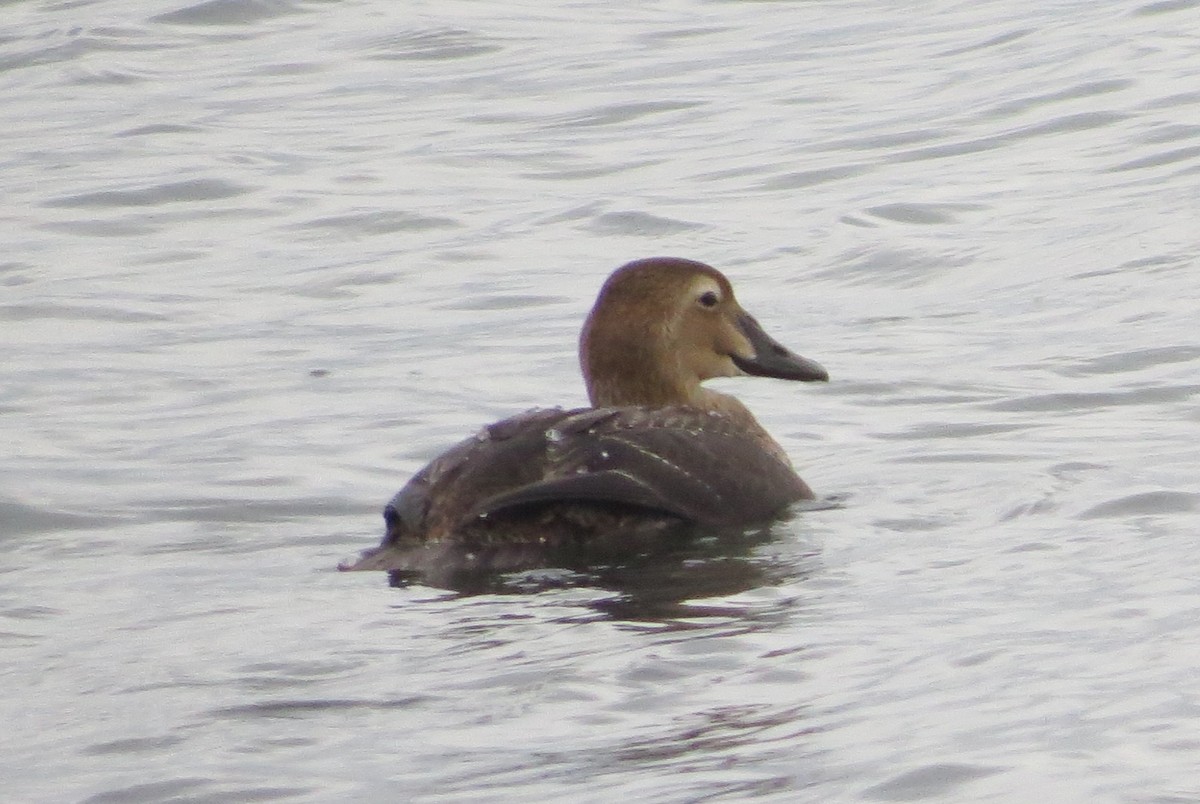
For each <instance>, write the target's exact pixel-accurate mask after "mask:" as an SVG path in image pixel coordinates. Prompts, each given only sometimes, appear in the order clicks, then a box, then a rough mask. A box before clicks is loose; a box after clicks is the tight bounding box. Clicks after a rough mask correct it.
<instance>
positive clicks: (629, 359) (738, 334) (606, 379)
mask: <svg viewBox="0 0 1200 804" xmlns="http://www.w3.org/2000/svg"><path fill="white" fill-rule="evenodd" d="M579 352H580V364H581V366H582V368H583V376H584V380H585V382H586V383H587V388H588V395H589V396H590V398H591V401H592V404H593V405H594V406H596V407H602V406H625V405H644V406H648V407H666V406H669V405H691V406H693V407H698V408H706V409H725V408H727V407H728V405H727V404H725V403H726V402H727V401H728V400H729V399H730V398H728V397H724V396H723V395H721V394H717V393H716V392H714V391H710V390H708V389H705V388H703V387H701V383H703V382H704V381H705V380H708V379H712V378H713V377H738V376H744V375H751V376H756V377H777V378H779V379H783V380H801V381H818V380H819V381H823V380H828V379H829V374H828V373H827V372H826V371H825V369H823V368H822V367H821V366H820V365H818V364H817V363H815V362H814V361H812V360H809V359H807V358H804V357H801V356H800V355H797V354H795V353H794V352H792V351H790V350H789V349H787V348H786V347H785V346H783V345H782V344H780V343H779V342H778V341H776V340H775V339H774V338H772V337H771V336H770V335H768V334H767V333H766V332H764V331H763V328H762V327H761V326H760V325H759V323H758V321H756V320H755V319H754V317H753V316H751V315H750V314H749V313H747V312H746V311H745V310H743V309H742V307H741V305H740V304H738V302H737V299H736V298H734V295H733V287H732V286H731V285H730V284H729V280H728V279H726V278H725V276H724V275H722V274H721V272H720V271H718V270H716V269H715V268H712V267H710V266H708V265H705V264H704V263H700V262H694V261H692V260H684V259H677V258H673V257H653V258H649V259H644V260H636V261H634V262H631V263H629V264H627V265H624V266H622V267H621V268H618V269H617V270H616V271H615V272H614V273H613V274H612V275H611V276H610V277H609V278H608V281H606V282H605V283H604V287H602V288H601V289H600V296H599V298H598V299H597V300H596V305H595V307H593V308H592V312H591V314H590V315H589V316H588V319H587V321H586V323H585V324H584V327H583V335H582V337H581V339H580V349H579ZM734 401H736V400H734ZM739 407H740V406H739Z"/></svg>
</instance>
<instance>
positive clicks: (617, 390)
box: [339, 257, 829, 572]
mask: <svg viewBox="0 0 1200 804" xmlns="http://www.w3.org/2000/svg"><path fill="white" fill-rule="evenodd" d="M579 357H580V364H581V367H582V369H583V377H584V382H585V384H586V386H587V391H588V397H589V398H590V400H591V403H592V406H591V407H588V408H578V409H574V410H563V409H561V408H554V409H535V410H530V411H527V412H525V413H521V414H518V415H516V416H513V417H512V418H508V419H504V420H503V421H500V422H497V423H495V424H490V425H488V426H486V427H484V428H483V429H482V430H480V431H479V432H478V433H476V434H475V435H474V436H471V437H470V438H467V439H466V440H464V441H462V442H461V443H459V444H457V445H456V446H454V447H452V448H451V449H449V450H448V451H447V452H445V453H444V454H442V455H441V456H439V457H438V458H435V459H434V460H433V461H432V462H431V463H429V465H427V466H426V467H425V468H423V469H421V470H420V471H419V472H418V473H417V474H416V475H415V476H414V477H413V478H412V479H411V480H410V481H409V482H408V484H407V485H406V486H405V487H404V488H403V489H401V490H400V491H399V492H398V493H397V494H396V495H395V496H394V497H393V498H392V500H391V501H390V502H389V503H388V504H387V506H386V507H385V508H384V512H383V516H384V521H385V523H386V533H385V535H384V538H383V542H382V544H381V545H380V546H378V547H376V548H373V549H371V550H367V551H365V552H364V553H363V554H362V557H361V558H359V560H357V561H355V562H353V563H350V564H342V565H340V566H339V569H342V570H369V569H370V570H392V571H403V570H411V571H418V572H423V571H428V570H430V569H432V568H437V567H443V568H444V566H445V565H446V564H447V563H448V562H449V563H452V564H453V565H454V566H455V568H456V569H459V570H509V569H519V568H527V567H530V566H538V565H540V564H541V563H542V562H543V561H545V556H546V555H547V554H548V553H553V552H555V551H558V552H560V553H561V552H562V551H567V552H571V553H576V554H582V555H585V556H599V557H602V558H611V557H620V556H621V555H622V554H623V553H624V554H627V555H629V554H634V553H636V552H637V551H639V550H645V549H648V548H652V547H653V546H654V545H655V544H660V543H662V542H663V540H669V538H670V536H671V534H675V533H679V532H683V531H687V530H689V529H690V530H695V529H696V528H702V529H703V528H707V529H714V528H723V529H730V528H745V527H748V526H751V525H755V524H761V523H764V522H767V521H769V520H771V519H773V518H774V517H776V516H778V515H779V514H780V513H781V512H782V511H783V510H784V509H785V508H786V507H787V506H788V505H789V504H791V503H793V502H796V501H797V500H803V499H812V498H813V492H812V490H811V489H810V488H809V487H808V485H807V484H806V483H805V482H804V481H803V480H801V479H800V477H799V475H797V474H796V472H795V470H794V469H793V468H792V464H791V462H790V461H789V460H788V458H787V455H786V454H785V453H784V451H783V448H782V447H781V446H780V445H779V444H778V443H776V441H775V440H774V439H773V438H771V436H770V435H769V434H768V433H767V431H766V430H764V429H763V427H762V426H761V425H760V424H759V423H758V421H757V420H755V418H754V416H753V415H752V414H751V413H750V411H749V410H748V409H747V408H746V406H745V405H743V404H742V403H741V402H740V401H738V400H737V399H736V398H734V397H732V396H729V395H727V394H722V393H718V392H717V391H714V390H711V389H709V388H705V387H704V386H703V385H702V383H703V382H704V381H705V380H708V379H711V378H713V377H734V376H744V375H751V376H757V377H776V378H779V379H785V380H801V381H814V380H828V379H829V375H828V374H827V373H826V371H825V369H823V368H822V367H821V366H820V365H818V364H817V363H815V362H813V361H811V360H808V359H806V358H803V357H800V356H799V355H797V354H794V353H793V352H791V351H789V350H788V349H787V348H785V347H784V346H782V345H780V344H779V343H778V342H777V341H775V340H774V339H773V338H771V337H770V336H769V335H767V333H766V332H764V331H763V329H762V327H761V326H760V325H759V323H758V322H757V321H756V320H755V319H754V318H753V317H752V316H751V315H750V314H749V313H747V312H746V311H745V310H743V309H742V307H741V306H740V305H739V304H738V302H737V300H736V299H735V298H734V294H733V288H732V287H731V285H730V283H729V280H728V279H726V278H725V276H724V275H722V274H721V273H720V272H719V271H717V270H716V269H715V268H712V267H710V266H708V265H705V264H703V263H700V262H694V261H692V260H684V259H677V258H666V257H658V258H651V259H643V260H637V261H634V262H631V263H629V264H627V265H624V266H622V267H621V268H618V269H617V270H616V271H615V272H614V273H613V274H612V275H611V276H609V278H608V280H607V281H606V282H605V283H604V286H603V287H602V288H601V289H600V295H599V298H598V299H597V300H596V304H595V306H594V307H593V308H592V311H591V313H590V314H589V315H588V317H587V320H586V322H585V323H584V326H583V334H582V337H581V338H580V348H579Z"/></svg>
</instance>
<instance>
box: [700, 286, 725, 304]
mask: <svg viewBox="0 0 1200 804" xmlns="http://www.w3.org/2000/svg"><path fill="white" fill-rule="evenodd" d="M719 301H720V299H719V298H717V294H715V293H713V292H712V291H711V290H710V291H707V292H705V293H701V294H700V299H699V302H700V306H701V307H710V308H711V307H716V306H717V302H719Z"/></svg>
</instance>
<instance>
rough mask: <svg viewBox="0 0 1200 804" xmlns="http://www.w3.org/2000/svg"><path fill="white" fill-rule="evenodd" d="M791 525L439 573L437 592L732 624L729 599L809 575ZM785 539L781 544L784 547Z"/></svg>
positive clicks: (394, 576)
mask: <svg viewBox="0 0 1200 804" xmlns="http://www.w3.org/2000/svg"><path fill="white" fill-rule="evenodd" d="M798 536H799V534H798V533H797V532H796V530H795V529H794V528H793V527H792V526H788V525H783V524H781V525H776V526H774V527H771V528H762V529H757V530H753V531H747V532H738V533H725V534H715V533H714V534H705V535H694V536H692V537H685V538H683V539H680V540H679V541H678V542H677V543H676V544H674V545H663V546H662V548H661V549H660V550H657V551H654V552H652V553H644V554H641V555H636V556H630V557H628V558H627V559H626V560H623V561H621V562H619V563H617V562H613V563H609V564H595V563H593V562H590V561H587V560H586V556H585V557H580V556H573V555H568V554H562V553H557V554H552V555H547V556H545V557H544V566H542V567H538V568H535V569H527V570H522V571H519V572H504V573H494V572H457V573H448V574H440V575H438V577H437V578H436V579H435V580H436V581H437V584H436V585H437V586H439V587H442V588H446V589H449V590H451V591H454V592H456V593H457V594H460V595H480V594H496V593H500V594H537V593H538V592H543V591H546V590H549V589H566V588H582V589H594V590H597V591H601V592H606V593H611V594H608V595H604V596H601V597H600V598H598V599H596V600H594V601H592V602H591V603H590V604H589V605H590V606H591V607H592V608H594V609H595V610H597V611H601V612H603V613H605V614H606V615H607V616H610V617H612V618H613V619H616V620H638V621H666V620H671V619H676V618H697V617H738V616H740V615H742V614H744V613H746V614H752V613H753V612H746V611H744V610H743V609H742V608H741V607H740V606H739V605H738V604H737V603H735V602H732V601H730V602H721V601H720V600H719V599H721V598H728V597H734V596H736V595H738V594H740V593H742V592H745V591H747V590H750V589H758V588H762V587H775V586H781V585H784V584H786V583H790V582H795V581H798V580H800V579H802V578H803V577H804V576H805V575H808V574H809V573H811V572H812V571H813V569H814V568H815V566H816V563H817V559H818V554H817V551H816V550H815V549H812V550H810V551H807V552H805V551H803V550H801V549H800V547H799V545H800V542H799V541H798ZM784 540H788V541H787V543H785V541H784ZM388 580H389V584H390V585H391V586H392V587H395V588H405V587H408V586H411V585H413V584H420V583H422V582H429V580H430V579H429V577H428V574H427V573H410V572H403V571H393V572H389V573H388Z"/></svg>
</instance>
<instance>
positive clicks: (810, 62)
mask: <svg viewBox="0 0 1200 804" xmlns="http://www.w3.org/2000/svg"><path fill="white" fill-rule="evenodd" d="M1198 10H1200V5H1198V4H1197V3H1195V2H1187V0H1183V1H1177V0H1166V1H1165V2H1126V3H1094V2H1066V1H1064V2H1057V3H1032V2H1024V3H953V2H941V3H936V4H933V5H928V6H923V7H922V8H921V9H920V10H914V8H913V6H912V5H911V4H906V3H874V4H866V5H864V4H860V3H849V2H808V3H796V2H698V1H697V0H679V2H671V3H663V4H652V5H649V6H630V7H625V8H619V9H618V8H614V7H612V6H611V5H607V4H602V3H595V2H583V3H576V4H573V5H571V6H564V7H561V8H548V7H547V6H546V5H545V4H527V5H514V4H511V3H488V2H465V1H464V2H454V1H453V0H451V2H440V3H420V2H412V3H403V4H400V3H386V2H381V1H380V0H358V2H341V3H328V2H318V1H317V0H309V2H301V0H252V1H251V2H231V1H229V0H211V1H210V2H202V3H191V4H189V3H188V2H187V0H174V2H121V1H120V0H109V1H108V2H78V1H76V2H23V3H8V4H5V5H4V7H3V8H2V9H0V19H2V20H3V26H2V28H0V30H2V31H3V35H2V37H0V87H2V92H3V97H4V104H3V115H4V121H5V134H4V139H5V148H4V149H3V154H0V176H2V178H3V187H4V196H5V201H6V203H5V204H4V207H3V209H2V210H0V223H2V230H0V231H3V235H2V237H3V245H4V248H3V257H2V258H0V286H2V289H0V321H2V323H0V327H3V333H4V339H5V343H6V348H5V349H4V353H3V358H2V360H3V362H2V365H3V368H4V372H3V375H4V383H3V386H2V387H0V428H2V433H0V437H2V438H3V442H4V444H5V456H6V457H5V459H4V460H3V461H0V550H2V552H3V561H2V562H0V566H2V567H3V585H2V586H0V616H2V618H3V623H2V624H0V676H2V678H3V682H4V687H5V690H6V694H5V696H4V699H3V702H2V703H0V717H2V718H3V720H2V722H3V724H4V728H3V730H2V733H3V737H2V738H0V740H2V743H0V747H2V749H3V750H0V776H2V777H3V778H4V779H5V795H6V798H7V799H9V800H13V801H90V802H104V801H122V802H124V801H230V800H240V801H248V800H280V801H341V800H361V801H397V800H427V801H432V800H437V801H456V800H461V801H467V800H470V801H480V800H508V801H511V800H547V799H566V798H570V799H571V800H583V801H611V800H619V799H623V798H624V799H637V800H648V801H664V802H666V801H671V802H675V801H699V800H741V799H749V798H762V799H766V800H779V801H814V802H816V801H820V802H826V801H944V802H964V801H1027V800H1030V799H1032V798H1034V797H1041V798H1046V799H1047V800H1053V801H1079V802H1095V801H1114V802H1136V803H1137V804H1143V803H1145V804H1149V803H1150V802H1157V803H1160V804H1161V803H1165V802H1184V801H1194V800H1196V799H1198V798H1200V775H1198V774H1197V771H1196V768H1197V767H1200V740H1198V739H1197V737H1196V720H1197V717H1198V716H1200V675H1198V674H1197V673H1196V670H1195V667H1196V661H1197V659H1196V657H1197V655H1198V652H1200V625H1197V622H1198V621H1200V579H1198V578H1197V573H1196V571H1195V562H1194V552H1195V550H1194V541H1195V539H1194V534H1195V532H1196V530H1197V528H1198V527H1200V513H1198V510H1200V488H1197V484H1196V472H1195V466H1196V459H1197V449H1196V446H1195V445H1196V438H1195V434H1196V426H1197V421H1198V420H1200V415H1198V413H1197V410H1198V408H1197V405H1196V396H1197V390H1198V389H1200V382H1198V381H1197V379H1196V377H1197V368H1200V337H1198V336H1197V334H1196V326H1195V319H1196V313H1195V311H1196V310H1197V308H1198V306H1200V282H1198V281H1197V279H1196V266H1195V260H1196V257H1195V255H1196V254H1197V251H1198V246H1200V235H1198V234H1197V232H1198V229H1197V226H1196V222H1195V210H1196V207H1197V202H1198V201H1200V189H1198V187H1200V123H1198V122H1197V121H1200V108H1198V107H1200V91H1198V90H1197V89H1196V81H1195V72H1196V71H1195V65H1196V64H1197V58H1200V18H1198V17H1197V12H1198ZM653 254H673V255H678V256H684V257H690V258H695V259H701V260H704V261H707V262H710V263H712V264H714V265H716V266H718V267H720V268H722V269H723V270H725V271H726V272H727V273H728V274H729V275H730V276H731V277H732V279H733V280H734V282H735V284H736V286H737V288H738V290H739V297H740V299H741V301H742V302H743V304H744V305H745V306H746V307H747V308H748V309H750V310H752V311H753V312H754V313H755V314H756V315H757V316H758V317H759V318H760V320H762V321H763V323H764V325H766V326H767V328H768V329H769V330H770V331H771V332H772V333H773V334H775V335H776V336H777V337H778V338H779V339H780V340H781V341H783V342H784V343H786V344H787V345H789V346H790V347H792V348H794V349H796V350H797V351H799V352H800V353H802V354H805V355H808V356H810V357H812V358H814V359H817V360H819V361H820V362H821V363H822V364H824V365H825V366H826V367H828V368H829V369H830V372H831V374H832V376H833V381H832V382H831V383H830V384H829V386H828V387H821V388H813V387H808V386H806V387H799V388H798V387H795V386H793V385H790V384H786V383H776V382H770V381H754V380H744V381H729V382H726V383H722V384H721V385H722V387H723V388H725V389H726V390H731V391H734V392H735V393H737V394H738V395H739V396H741V397H742V398H743V400H745V401H746V402H747V404H748V405H749V406H750V407H751V408H752V409H753V410H754V411H755V412H756V413H757V414H758V415H759V418H760V419H761V420H762V421H763V423H764V424H766V425H767V426H768V428H769V429H771V430H772V432H774V433H775V434H777V436H778V437H779V439H780V441H781V442H782V443H783V444H784V446H785V447H786V448H787V449H788V451H789V453H790V454H791V455H792V456H793V458H794V459H795V461H796V462H797V464H798V465H799V466H800V467H801V470H802V473H803V475H804V476H805V478H806V479H807V480H808V481H809V482H810V484H811V485H812V486H813V487H814V488H815V489H816V490H817V491H818V492H819V493H822V494H837V495H843V496H844V497H845V503H844V506H843V507H841V508H836V509H830V510H821V511H809V512H805V513H802V514H801V515H799V516H798V517H797V518H796V519H795V520H793V521H791V522H789V523H786V524H785V525H782V526H780V527H779V528H777V529H776V531H775V532H774V533H773V534H769V535H768V537H767V538H761V539H758V540H757V541H752V542H749V543H746V544H743V545H740V546H727V545H726V546H722V545H717V546H713V545H707V546H704V545H702V546H700V547H699V548H698V549H697V553H696V555H694V556H692V558H690V559H689V560H688V561H687V562H685V563H683V564H678V565H671V566H661V567H651V568H646V569H645V570H644V571H643V572H638V573H629V574H626V575H623V576H621V575H612V576H608V577H603V578H599V579H595V580H588V579H578V578H569V577H558V576H553V575H552V576H551V577H549V578H545V577H542V578H527V579H524V581H523V583H525V586H526V588H527V591H526V592H525V593H510V594H482V595H474V596H456V595H454V594H453V593H449V592H445V591H441V590H436V589H431V588H427V587H422V586H412V587H408V588H404V589H393V588H389V587H388V586H387V585H386V583H385V582H384V578H383V576H382V575H375V574H354V575H341V574H338V573H336V572H334V571H333V569H332V568H333V567H334V566H335V564H336V563H337V561H338V560H339V559H342V558H345V557H346V556H348V555H351V554H353V553H354V552H356V551H357V550H359V549H361V548H363V547H366V546H368V545H370V544H372V543H373V542H374V541H375V540H376V539H377V538H378V536H379V533H380V528H381V524H382V523H381V521H380V519H379V509H380V507H381V505H382V503H383V502H384V501H385V500H386V499H388V497H390V495H391V494H392V493H393V492H394V491H395V490H396V488H398V487H399V485H400V484H401V483H402V482H403V481H404V480H405V478H406V477H407V476H408V475H409V474H410V473H411V472H413V471H415V470H416V469H417V468H419V466H420V465H421V464H422V463H423V462H424V461H425V460H426V459H428V458H429V457H430V456H432V455H434V454H436V453H437V452H438V451H439V450H440V449H441V448H444V447H445V446H446V445H448V444H450V443H452V442H453V441H455V440H457V439H458V438H460V437H462V436H463V435H464V434H466V433H469V432H472V431H473V430H474V429H475V428H476V427H478V426H479V425H480V424H481V423H483V422H486V421H489V420H493V419H495V418H498V417H500V416H504V415H508V414H510V413H513V412H516V411H519V410H522V409H524V408H526V407H529V406H531V405H534V404H567V405H577V404H581V403H582V401H583V391H582V384H581V382H580V380H579V378H578V372H577V369H576V366H575V363H574V339H575V337H576V334H577V331H578V327H579V324H580V322H581V321H582V317H583V315H584V314H585V312H586V310H587V308H588V307H589V306H590V304H591V301H592V299H593V297H594V294H595V291H596V290H597V288H598V287H599V285H600V283H601V282H602V280H603V278H604V277H605V276H606V275H607V273H608V271H610V270H611V269H612V268H614V267H615V266H616V265H618V264H620V263H622V262H624V261H626V260H628V259H632V258H635V257H640V256H648V255H653ZM518 585H519V584H518Z"/></svg>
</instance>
